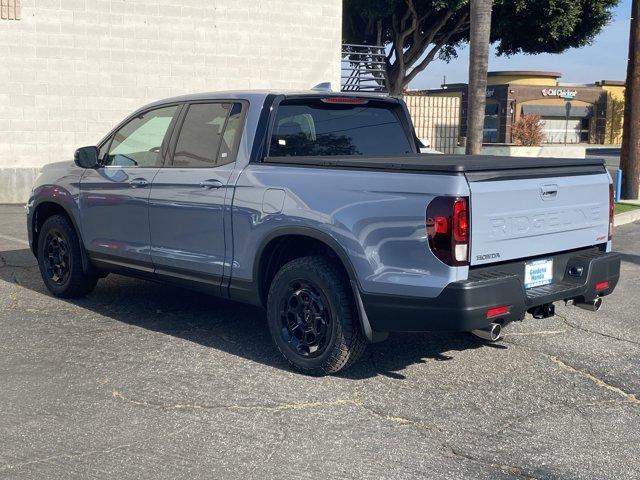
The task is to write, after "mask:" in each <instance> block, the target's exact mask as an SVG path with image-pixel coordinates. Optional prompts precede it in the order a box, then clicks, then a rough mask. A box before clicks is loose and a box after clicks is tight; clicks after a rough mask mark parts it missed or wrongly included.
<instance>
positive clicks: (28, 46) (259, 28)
mask: <svg viewBox="0 0 640 480" xmlns="http://www.w3.org/2000/svg"><path fill="white" fill-rule="evenodd" d="M341 25H342V0H269V1H264V0H243V1H237V0H173V1H171V2H167V1H162V0H135V1H130V0H46V1H36V0H2V1H1V5H0V45H2V47H3V48H2V53H0V203H3V202H24V201H25V200H26V198H27V196H28V192H29V190H30V188H31V184H32V181H33V178H34V176H35V175H36V174H37V172H38V170H39V167H41V166H42V165H44V164H47V163H51V162H56V161H61V160H69V159H71V158H72V156H73V152H74V150H75V148H77V147H78V146H82V145H91V144H94V143H96V142H97V141H98V140H99V139H100V138H101V137H102V136H103V135H104V134H105V133H107V131H108V130H109V129H110V128H111V127H112V126H113V125H114V124H116V123H117V122H118V121H119V120H121V119H122V118H123V117H124V116H125V115H126V114H127V113H129V112H131V111H132V110H134V109H135V108H137V107H139V106H141V105H144V104H145V103H148V102H150V101H153V100H156V99H160V98H164V97H168V96H173V95H180V94H184V93H193V92H198V91H215V90H228V89H248V88H283V89H308V88H310V87H312V86H313V85H315V84H318V83H320V82H332V83H333V85H334V87H335V88H339V85H340V47H341V33H342V32H341Z"/></svg>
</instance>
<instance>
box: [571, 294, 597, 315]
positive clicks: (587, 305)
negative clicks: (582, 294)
mask: <svg viewBox="0 0 640 480" xmlns="http://www.w3.org/2000/svg"><path fill="white" fill-rule="evenodd" d="M575 305H576V307H580V308H582V309H583V310H588V311H590V312H597V311H598V310H600V309H601V308H602V297H596V298H594V299H593V300H591V301H590V302H576V303H575Z"/></svg>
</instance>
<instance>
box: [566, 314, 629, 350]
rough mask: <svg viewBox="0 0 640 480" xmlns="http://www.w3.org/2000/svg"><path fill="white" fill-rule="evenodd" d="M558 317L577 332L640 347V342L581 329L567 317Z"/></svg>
mask: <svg viewBox="0 0 640 480" xmlns="http://www.w3.org/2000/svg"><path fill="white" fill-rule="evenodd" d="M556 316H558V317H559V318H560V319H561V320H562V322H563V323H564V324H565V325H567V326H569V327H571V328H574V329H576V330H581V331H583V332H586V333H591V334H593V335H600V336H601V337H605V338H611V339H613V340H618V341H620V342H627V343H631V344H633V345H640V342H636V341H635V340H630V339H628V338H622V337H616V336H615V335H610V334H608V333H602V332H597V331H595V330H591V329H589V328H585V327H581V326H580V325H578V324H576V323H573V322H571V321H570V320H569V319H568V318H566V317H564V316H562V315H558V314H556Z"/></svg>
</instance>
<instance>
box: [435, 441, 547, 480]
mask: <svg viewBox="0 0 640 480" xmlns="http://www.w3.org/2000/svg"><path fill="white" fill-rule="evenodd" d="M447 448H448V450H449V453H450V454H451V455H452V456H454V457H458V458H462V459H465V460H469V461H471V462H475V463H480V464H482V465H485V466H488V467H491V468H493V469H495V470H499V471H501V472H503V473H506V474H509V475H515V476H516V477H519V478H524V479H527V480H536V477H534V476H532V475H530V474H528V473H526V472H525V471H524V470H523V469H522V468H520V467H516V466H513V465H509V464H506V463H496V462H491V461H487V460H484V459H482V458H478V457H475V456H473V455H469V454H467V453H464V452H462V451H460V450H457V449H456V448H454V447H452V446H450V445H448V446H447Z"/></svg>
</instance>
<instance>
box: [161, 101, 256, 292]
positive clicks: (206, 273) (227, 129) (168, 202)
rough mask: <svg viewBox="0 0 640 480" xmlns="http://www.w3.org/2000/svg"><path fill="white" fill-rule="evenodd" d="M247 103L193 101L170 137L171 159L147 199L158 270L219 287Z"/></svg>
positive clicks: (215, 287)
mask: <svg viewBox="0 0 640 480" xmlns="http://www.w3.org/2000/svg"><path fill="white" fill-rule="evenodd" d="M244 109H245V105H244V104H243V103H242V102H230V101H226V102H208V103H192V104H190V105H188V106H187V108H185V109H184V110H183V112H182V114H181V118H180V120H179V121H178V123H177V126H176V128H175V131H174V135H173V138H172V142H171V143H172V147H171V152H170V159H171V161H170V162H169V163H168V164H167V165H165V166H164V167H163V168H162V169H160V171H159V172H158V174H157V175H156V177H155V179H154V181H153V185H152V186H151V195H150V198H149V222H150V229H151V258H152V260H153V263H154V266H155V269H156V273H158V274H159V275H168V276H171V277H174V278H175V277H178V278H183V279H186V280H196V281H199V282H202V283H203V284H206V285H207V286H208V287H213V290H214V291H215V290H217V289H219V288H220V284H221V281H222V276H223V272H224V266H225V263H226V262H228V259H227V258H226V242H225V215H228V212H227V210H228V209H227V208H226V207H225V205H227V204H228V203H229V202H230V201H231V199H232V196H233V185H230V184H229V179H230V177H231V174H232V172H233V169H234V168H235V160H236V154H237V150H238V143H239V139H240V134H241V130H242V123H243V118H244Z"/></svg>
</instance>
